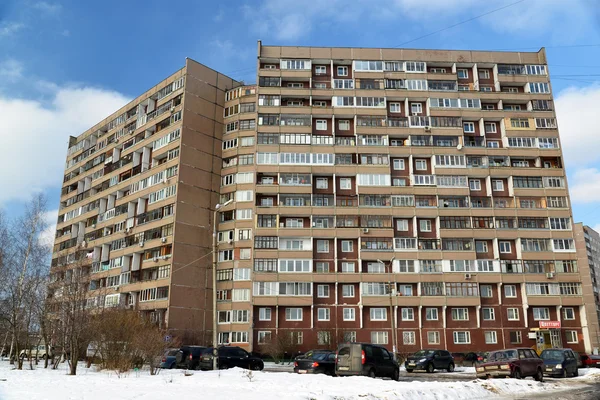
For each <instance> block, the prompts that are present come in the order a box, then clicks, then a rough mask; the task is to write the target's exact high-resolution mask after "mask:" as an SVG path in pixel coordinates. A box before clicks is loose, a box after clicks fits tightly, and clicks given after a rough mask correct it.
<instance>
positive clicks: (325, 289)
mask: <svg viewBox="0 0 600 400" xmlns="http://www.w3.org/2000/svg"><path fill="white" fill-rule="evenodd" d="M317 297H321V298H325V297H329V285H317Z"/></svg>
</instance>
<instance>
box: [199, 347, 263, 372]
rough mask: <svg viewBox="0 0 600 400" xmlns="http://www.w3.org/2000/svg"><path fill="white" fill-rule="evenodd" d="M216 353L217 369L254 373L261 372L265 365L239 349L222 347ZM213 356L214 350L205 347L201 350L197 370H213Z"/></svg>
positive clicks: (260, 360) (257, 358)
mask: <svg viewBox="0 0 600 400" xmlns="http://www.w3.org/2000/svg"><path fill="white" fill-rule="evenodd" d="M217 351H218V357H219V358H218V359H217V367H218V368H219V369H227V368H233V367H239V368H245V369H251V370H254V371H262V370H263V369H264V368H265V364H264V362H263V360H262V359H260V358H259V357H256V356H253V355H251V354H250V353H248V352H247V351H246V350H244V349H242V348H241V347H237V346H222V347H219V348H218V349H217ZM213 354H214V349H213V348H212V347H207V348H205V349H204V350H202V354H201V356H200V361H199V369H201V370H210V369H213V357H214V356H213Z"/></svg>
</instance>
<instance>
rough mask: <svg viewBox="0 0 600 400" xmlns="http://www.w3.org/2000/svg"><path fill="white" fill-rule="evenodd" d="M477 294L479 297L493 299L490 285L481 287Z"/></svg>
mask: <svg viewBox="0 0 600 400" xmlns="http://www.w3.org/2000/svg"><path fill="white" fill-rule="evenodd" d="M479 292H480V293H481V297H493V292H492V285H481V287H480V288H479Z"/></svg>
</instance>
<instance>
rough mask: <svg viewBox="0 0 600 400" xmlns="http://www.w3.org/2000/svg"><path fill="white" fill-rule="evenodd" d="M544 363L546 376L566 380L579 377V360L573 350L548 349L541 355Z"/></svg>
mask: <svg viewBox="0 0 600 400" xmlns="http://www.w3.org/2000/svg"><path fill="white" fill-rule="evenodd" d="M540 357H541V359H542V360H543V361H544V374H546V375H549V376H556V377H561V378H566V377H568V376H569V375H572V376H577V375H579V371H578V367H577V358H576V357H575V354H573V351H572V350H571V349H546V350H544V351H542V354H540Z"/></svg>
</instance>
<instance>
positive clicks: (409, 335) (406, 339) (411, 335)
mask: <svg viewBox="0 0 600 400" xmlns="http://www.w3.org/2000/svg"><path fill="white" fill-rule="evenodd" d="M402 343H403V344H407V345H411V344H415V343H416V341H415V332H414V331H405V332H402Z"/></svg>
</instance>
